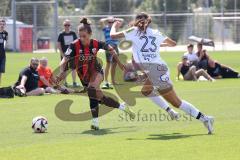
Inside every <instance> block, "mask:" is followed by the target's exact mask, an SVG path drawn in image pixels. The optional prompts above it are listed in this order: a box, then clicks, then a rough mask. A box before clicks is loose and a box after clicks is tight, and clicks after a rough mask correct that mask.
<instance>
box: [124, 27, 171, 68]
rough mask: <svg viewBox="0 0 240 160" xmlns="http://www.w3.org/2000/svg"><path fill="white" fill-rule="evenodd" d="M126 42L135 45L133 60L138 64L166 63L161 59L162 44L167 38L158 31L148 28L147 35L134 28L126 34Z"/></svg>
mask: <svg viewBox="0 0 240 160" xmlns="http://www.w3.org/2000/svg"><path fill="white" fill-rule="evenodd" d="M124 35H125V38H126V40H129V41H132V43H133V48H132V50H133V58H134V60H135V61H136V63H155V64H159V63H164V62H163V60H162V59H161V57H160V54H159V52H160V44H161V43H163V41H164V40H165V39H166V38H167V37H166V36H164V35H163V34H162V33H161V32H159V31H158V30H154V29H152V28H149V27H148V28H147V30H146V33H145V34H143V33H141V34H140V32H139V30H138V28H137V27H132V28H130V29H128V30H126V31H125V32H124Z"/></svg>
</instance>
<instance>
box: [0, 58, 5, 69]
mask: <svg viewBox="0 0 240 160" xmlns="http://www.w3.org/2000/svg"><path fill="white" fill-rule="evenodd" d="M5 66H6V57H3V58H0V73H5Z"/></svg>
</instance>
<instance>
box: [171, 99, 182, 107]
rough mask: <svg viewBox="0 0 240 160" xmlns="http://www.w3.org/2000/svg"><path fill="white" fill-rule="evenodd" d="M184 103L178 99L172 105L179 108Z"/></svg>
mask: <svg viewBox="0 0 240 160" xmlns="http://www.w3.org/2000/svg"><path fill="white" fill-rule="evenodd" d="M181 103H182V101H181V100H180V99H176V100H174V101H173V102H172V103H171V104H172V105H173V106H174V107H176V108H179V107H180V106H181Z"/></svg>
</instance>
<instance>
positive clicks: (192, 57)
mask: <svg viewBox="0 0 240 160" xmlns="http://www.w3.org/2000/svg"><path fill="white" fill-rule="evenodd" d="M193 48H194V46H193V44H189V45H187V50H188V51H187V52H186V53H184V56H186V57H187V59H188V61H189V62H190V63H191V65H195V66H197V64H198V61H199V59H198V56H197V54H196V53H194V51H193Z"/></svg>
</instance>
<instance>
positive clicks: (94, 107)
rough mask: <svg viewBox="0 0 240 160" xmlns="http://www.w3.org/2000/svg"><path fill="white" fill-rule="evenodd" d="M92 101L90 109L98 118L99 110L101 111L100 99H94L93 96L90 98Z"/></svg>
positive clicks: (93, 115)
mask: <svg viewBox="0 0 240 160" xmlns="http://www.w3.org/2000/svg"><path fill="white" fill-rule="evenodd" d="M89 101H90V109H91V112H92V117H93V118H98V112H99V108H98V103H99V102H98V100H96V99H93V98H89Z"/></svg>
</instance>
